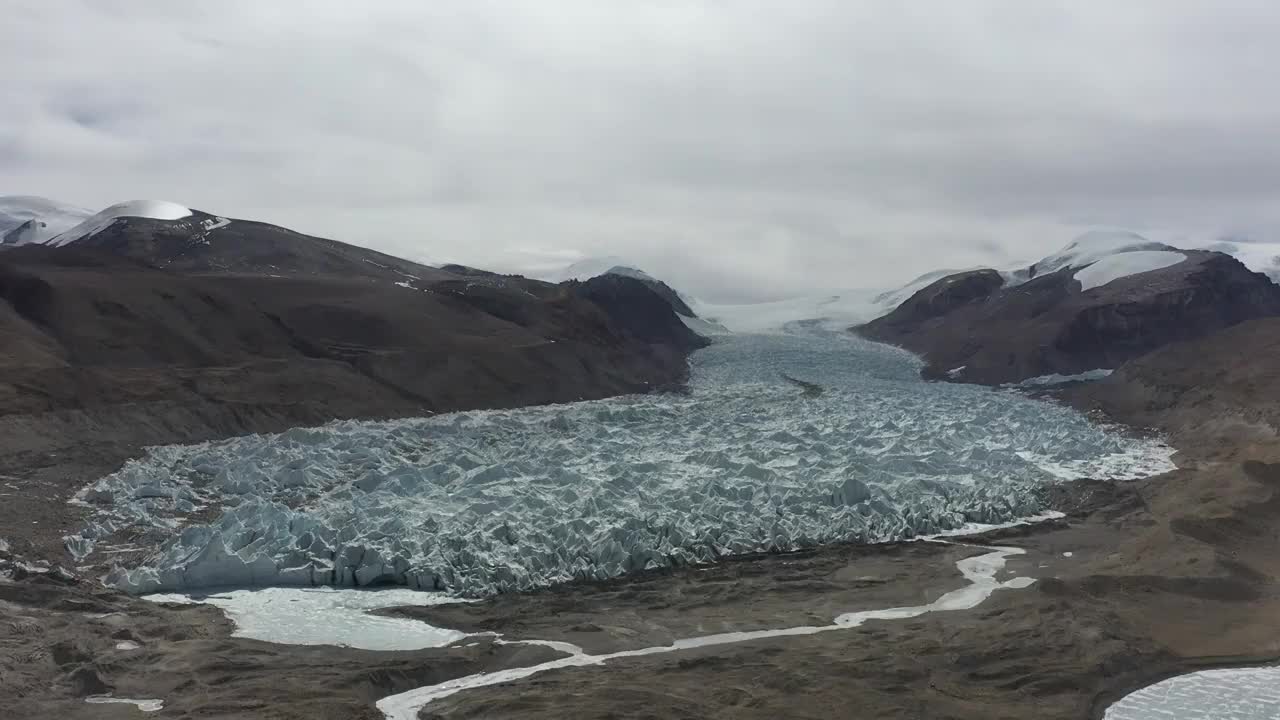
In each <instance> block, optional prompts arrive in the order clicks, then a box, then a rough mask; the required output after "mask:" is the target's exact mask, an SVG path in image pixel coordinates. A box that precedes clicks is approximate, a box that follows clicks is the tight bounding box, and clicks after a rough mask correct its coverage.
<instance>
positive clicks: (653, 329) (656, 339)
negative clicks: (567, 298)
mask: <svg viewBox="0 0 1280 720" xmlns="http://www.w3.org/2000/svg"><path fill="white" fill-rule="evenodd" d="M659 285H661V286H662V287H664V288H666V289H667V290H668V291H670V294H667V293H661V292H658V291H657V290H655V289H654V287H653V283H651V282H648V281H645V280H641V279H638V278H632V277H628V276H625V275H613V274H607V275H601V276H599V277H594V278H591V279H590V280H587V281H585V282H571V283H569V287H570V288H571V290H572V292H573V294H574V295H576V296H577V297H581V298H585V299H587V300H590V301H591V302H592V303H594V304H596V305H598V306H600V307H601V308H603V309H604V312H605V314H606V315H608V316H609V319H610V321H611V322H612V323H613V324H614V326H615V327H617V328H620V329H622V331H623V332H625V333H628V334H629V335H631V336H633V337H635V338H637V339H639V340H642V341H644V342H647V343H662V344H669V345H672V346H674V347H676V348H678V349H680V350H681V351H683V352H689V351H691V350H694V349H696V348H699V347H703V346H705V345H706V341H705V340H703V339H702V338H701V337H700V336H698V335H697V334H696V333H694V332H693V331H692V330H690V329H689V328H688V327H687V326H686V325H685V324H684V323H683V322H681V321H680V318H678V317H676V313H679V310H677V309H676V308H675V306H674V305H673V304H672V300H673V298H674V300H675V301H676V302H679V303H680V304H681V305H683V301H681V300H680V298H679V297H678V296H676V295H675V291H672V290H671V288H669V287H667V286H666V285H664V284H662V283H659ZM686 309H687V308H686ZM680 314H682V315H686V316H692V311H690V312H687V313H680Z"/></svg>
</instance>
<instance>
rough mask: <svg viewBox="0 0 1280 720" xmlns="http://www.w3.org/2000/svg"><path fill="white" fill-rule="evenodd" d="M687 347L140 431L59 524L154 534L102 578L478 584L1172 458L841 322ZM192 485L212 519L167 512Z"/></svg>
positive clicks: (869, 520) (175, 584)
mask: <svg viewBox="0 0 1280 720" xmlns="http://www.w3.org/2000/svg"><path fill="white" fill-rule="evenodd" d="M693 365H694V379H693V383H692V392H691V393H690V394H689V395H687V396H686V395H647V396H632V397H625V398H616V399H612V400H604V401H599V402H584V403H577V404H572V405H561V406H551V407H535V408H525V409H518V410H501V411H486V412H465V413H456V414H450V415H442V416H438V417H432V418H425V419H416V420H402V421H393V422H380V423H373V422H343V423H334V424H330V425H327V426H324V427H320V428H311V429H296V430H291V431H289V432H285V433H282V434H279V435H270V436H250V437H243V438H237V439H233V440H229V441H225V442H218V443H206V444H201V445H193V446H170V447H161V448H154V449H152V450H151V451H150V452H149V454H148V455H147V457H145V458H143V459H141V460H139V461H135V462H131V463H129V464H128V465H127V466H125V467H124V468H123V469H122V470H120V471H119V472H117V473H115V474H113V475H110V476H108V477H105V478H103V479H102V480H100V481H99V482H97V483H95V484H93V485H92V486H90V487H88V488H85V489H84V490H83V491H82V492H81V493H80V494H79V495H78V500H79V501H81V502H87V503H89V504H91V505H93V506H94V507H95V508H96V509H97V511H96V512H95V513H94V516H93V519H92V522H91V523H90V525H89V526H88V527H86V528H85V529H84V530H83V532H81V533H80V534H77V535H75V536H70V537H68V538H67V540H68V547H69V548H70V549H71V550H72V551H73V552H74V553H76V554H78V555H81V556H83V555H84V554H85V553H86V552H88V551H90V550H91V549H92V548H93V547H94V546H95V544H98V543H101V544H103V545H104V547H102V548H99V549H101V550H103V551H109V549H110V548H109V547H106V545H108V544H110V543H113V542H116V540H114V539H113V538H112V535H113V533H114V532H116V531H118V530H122V529H125V528H128V529H129V532H130V533H131V534H132V533H136V532H137V531H138V530H140V529H145V528H148V527H150V528H155V529H157V530H159V531H161V532H162V533H165V534H168V535H170V536H172V539H171V540H169V541H168V542H166V543H165V544H164V546H163V547H162V548H160V550H159V551H158V552H156V553H154V554H153V555H151V556H150V557H147V558H146V559H145V560H144V561H142V562H141V564H140V565H138V566H136V567H122V568H118V569H117V570H116V571H114V572H113V573H111V575H110V576H109V577H108V578H107V581H108V582H109V583H110V584H112V585H115V586H116V587H119V588H121V589H125V590H128V591H130V592H135V593H146V592H156V591H164V590H187V589H194V588H202V587H212V586H239V587H246V586H250V587H251V586H263V585H303V586H308V585H339V586H354V585H358V586H364V585H370V584H380V583H394V584H400V585H407V586H410V587H414V588H420V589H427V590H444V591H448V592H450V593H452V594H456V595H465V596H482V595H487V594H490V593H495V592H503V591H511V590H522V589H528V588H534V587H540V586H545V585H549V584H552V583H558V582H561V581H565V580H570V579H574V578H609V577H614V576H617V575H620V574H623V573H626V572H629V571H634V570H641V569H645V568H655V567H664V566H671V565H683V564H689V563H701V562H707V561H712V560H714V559H716V558H717V557H719V556H721V555H724V554H733V553H747V552H754V551H766V550H791V549H796V548H802V547H808V546H813V545H817V544H820V543H826V542H832V541H837V540H851V541H857V542H877V541H885V540H894V539H899V538H908V537H913V536H916V535H919V534H927V533H936V532H941V531H946V530H949V529H953V528H957V527H960V526H963V525H964V524H965V523H969V522H1002V521H1006V520H1010V519H1013V518H1018V517H1025V516H1028V515H1032V514H1034V513H1036V512H1038V511H1039V510H1041V509H1042V506H1041V501H1040V495H1039V493H1038V492H1037V489H1038V488H1039V487H1040V486H1041V485H1042V484H1044V483H1049V482H1055V481H1056V480H1057V479H1058V478H1062V477H1083V476H1088V477H1095V478H1117V479H1120V478H1133V477H1141V476H1146V475H1150V474H1154V473H1156V472H1161V471H1164V470H1166V469H1169V468H1171V467H1172V466H1171V464H1170V462H1169V456H1170V453H1171V451H1170V450H1169V448H1167V447H1165V446H1163V445H1161V444H1159V443H1157V442H1153V441H1147V440H1138V439H1132V438H1127V437H1123V436H1121V435H1118V434H1112V433H1109V432H1107V431H1106V430H1105V429H1103V428H1100V427H1098V426H1096V425H1093V424H1091V423H1089V422H1088V421H1087V420H1086V419H1085V418H1084V417H1083V416H1081V415H1078V414H1076V413H1074V412H1073V411H1070V410H1068V409H1066V408H1062V407H1059V406H1056V405H1050V404H1045V403H1041V402H1038V401H1034V400H1030V399H1028V398H1025V397H1023V396H1021V395H1019V394H1018V393H1015V392H1012V391H993V390H990V389H987V388H981V387H975V386H964V385H953V384H947V383H933V384H927V383H925V382H923V381H921V380H920V379H919V377H918V370H919V365H918V362H917V361H916V360H915V359H914V358H913V357H911V356H910V355H907V354H906V353H903V352H900V351H897V350H895V349H892V348H889V347H886V346H883V345H876V344H872V343H867V342H864V341H861V340H858V339H856V338H852V337H848V336H847V335H844V334H827V333H811V334H794V335H766V336H750V335H730V336H726V337H724V338H722V339H721V340H720V341H719V342H717V343H716V344H714V345H713V346H712V347H710V348H708V349H706V350H703V351H700V352H699V353H697V354H695V356H694V359H693ZM784 373H785V374H787V375H789V376H791V377H793V378H798V379H800V380H807V381H811V382H813V383H818V384H820V385H821V386H823V392H822V393H821V394H820V395H818V396H817V397H813V396H812V394H811V393H810V394H809V396H806V394H805V393H802V392H800V391H799V390H798V389H797V388H796V387H795V386H794V385H793V384H791V383H790V382H788V381H786V380H785V379H783V377H782V374H784ZM201 509H203V511H204V512H206V513H208V512H213V516H214V518H215V519H214V520H213V521H212V522H211V523H209V524H208V525H194V526H191V527H186V528H185V529H181V530H178V529H176V527H177V526H178V524H179V523H178V522H177V520H175V518H177V517H181V516H182V515H183V514H184V513H191V512H195V511H197V510H201ZM107 557H109V555H108V556H107Z"/></svg>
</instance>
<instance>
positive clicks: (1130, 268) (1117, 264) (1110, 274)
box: [1075, 250, 1187, 291]
mask: <svg viewBox="0 0 1280 720" xmlns="http://www.w3.org/2000/svg"><path fill="white" fill-rule="evenodd" d="M1186 259H1187V256H1186V255H1183V254H1182V253H1180V252H1171V251H1168V250H1138V251H1134V252H1125V253H1120V254H1118V255H1108V256H1107V257H1104V258H1102V259H1101V260H1098V261H1097V262H1095V263H1093V264H1092V265H1090V266H1088V267H1086V268H1084V269H1082V270H1078V271H1077V272H1076V274H1075V278H1076V280H1079V281H1080V289H1081V290H1082V291H1087V290H1092V289H1093V288H1096V287H1102V286H1103V285H1106V284H1107V283H1110V282H1114V281H1116V280H1119V279H1120V278H1124V277H1129V276H1130V275H1140V274H1142V273H1146V272H1151V271H1152V270H1159V269H1161V268H1166V267H1169V266H1171V265H1177V264H1178V263H1180V262H1182V261H1183V260H1186Z"/></svg>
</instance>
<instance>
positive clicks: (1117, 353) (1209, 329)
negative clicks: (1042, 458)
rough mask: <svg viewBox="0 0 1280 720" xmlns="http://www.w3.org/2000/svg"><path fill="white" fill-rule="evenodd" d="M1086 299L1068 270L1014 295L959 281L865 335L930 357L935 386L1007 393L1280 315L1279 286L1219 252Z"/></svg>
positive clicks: (982, 278)
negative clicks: (962, 384) (1006, 387)
mask: <svg viewBox="0 0 1280 720" xmlns="http://www.w3.org/2000/svg"><path fill="white" fill-rule="evenodd" d="M1181 252H1183V253H1184V254H1185V255H1186V256H1187V259H1186V260H1184V261H1182V262H1180V263H1177V264H1175V265H1172V266H1169V267H1165V268H1161V269H1159V270H1153V271H1150V272H1145V273H1139V274H1135V275H1130V276H1127V277H1123V278H1120V279H1118V280H1115V281H1112V282H1110V283H1107V284H1105V285H1102V286H1099V287H1095V288H1091V289H1089V290H1087V291H1082V290H1081V285H1080V283H1079V282H1078V281H1077V280H1076V279H1075V278H1074V270H1072V269H1070V268H1066V269H1061V270H1058V271H1056V272H1052V273H1049V274H1046V275H1040V276H1038V277H1035V278H1034V279H1031V280H1029V281H1027V282H1025V283H1022V284H1018V285H1013V286H1010V287H1005V286H1004V283H1003V281H1002V280H1001V277H1000V275H999V274H998V273H995V272H994V271H990V270H987V271H974V272H968V273H961V274H959V275H952V276H949V277H946V278H943V279H941V280H938V281H937V282H935V283H933V284H931V285H929V286H928V287H926V288H924V289H923V290H921V291H920V292H918V293H916V295H914V296H913V297H912V298H910V299H909V300H907V301H906V302H904V303H903V304H902V305H901V306H899V307H898V308H897V309H896V310H894V311H893V312H891V313H889V314H888V315H886V316H885V317H882V318H880V319H878V320H875V321H873V322H871V323H868V324H866V325H863V326H860V327H858V328H856V331H857V332H859V333H860V334H862V335H864V336H865V337H868V338H870V339H873V340H879V341H882V342H888V343H891V344H894V345H899V346H901V347H904V348H906V349H908V350H911V351H913V352H916V353H918V354H920V355H922V356H923V357H924V359H925V361H926V362H927V367H926V368H925V370H924V373H925V375H926V376H928V377H950V378H954V379H958V380H962V381H966V382H976V383H985V384H1000V383H1008V382H1018V381H1021V380H1025V379H1027V378H1031V377H1037V376H1041V375H1050V374H1061V375H1074V374H1077V373H1081V372H1085V371H1088V370H1092V369H1096V368H1116V367H1119V366H1120V365H1121V364H1122V363H1124V362H1125V361H1128V360H1131V359H1133V358H1136V357H1139V356H1141V355H1144V354H1146V353H1148V352H1151V351H1152V350H1155V349H1157V348H1160V347H1163V346H1165V345H1168V344H1170V343H1174V342H1179V341H1183V340H1192V339H1196V338H1200V337H1204V336H1206V335H1209V334H1211V333H1214V332H1217V331H1219V330H1222V329H1224V328H1227V327H1231V326H1233V325H1236V324H1238V323H1241V322H1244V321H1246V320H1250V319H1253V318H1259V317H1269V316H1274V315H1280V286H1276V285H1275V284H1274V283H1272V282H1271V281H1270V280H1269V279H1267V277H1266V276H1265V275H1262V274H1259V273H1253V272H1250V271H1249V270H1248V269H1247V268H1245V267H1244V265H1242V264H1241V263H1240V262H1239V261H1237V260H1235V259H1234V258H1232V257H1230V256H1227V255H1223V254H1221V253H1215V252H1203V251H1181Z"/></svg>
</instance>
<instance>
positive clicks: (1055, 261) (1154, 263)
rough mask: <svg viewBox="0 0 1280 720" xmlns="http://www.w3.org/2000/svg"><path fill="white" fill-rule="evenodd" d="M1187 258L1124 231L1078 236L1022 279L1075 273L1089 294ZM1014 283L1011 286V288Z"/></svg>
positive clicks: (1163, 246)
mask: <svg viewBox="0 0 1280 720" xmlns="http://www.w3.org/2000/svg"><path fill="white" fill-rule="evenodd" d="M1186 259H1187V256H1186V255H1184V254H1182V253H1180V252H1176V248H1174V247H1172V246H1170V245H1166V244H1164V243H1161V242H1156V241H1154V240H1148V239H1147V238H1145V237H1143V236H1141V235H1139V234H1137V233H1134V232H1129V231H1127V230H1094V231H1091V232H1087V233H1085V234H1083V235H1080V236H1079V237H1077V238H1076V239H1075V240H1072V241H1071V242H1070V243H1068V244H1067V246H1066V247H1064V248H1063V249H1061V250H1059V251H1058V252H1057V253H1055V254H1053V255H1050V256H1049V257H1047V258H1045V259H1043V260H1041V261H1040V262H1038V263H1036V264H1035V265H1033V266H1032V267H1031V268H1030V269H1029V272H1027V273H1025V277H1023V278H1018V282H1025V281H1026V280H1027V279H1030V278H1031V277H1040V276H1041V275H1048V274H1049V273H1054V272H1057V271H1059V270H1062V269H1064V268H1068V269H1075V270H1076V272H1075V275H1074V276H1075V279H1076V280H1079V281H1080V288H1081V290H1082V291H1084V290H1092V289H1093V288H1096V287H1101V286H1103V285H1106V284H1107V283H1109V282H1112V281H1115V280H1119V279H1120V278H1124V277H1129V276H1130V275H1138V274H1141V273H1145V272H1151V271H1152V270H1159V269H1161V268H1165V267H1169V266H1171V265H1176V264H1178V263H1180V262H1182V261H1183V260H1186ZM1013 284H1016V283H1010V285H1013Z"/></svg>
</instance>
